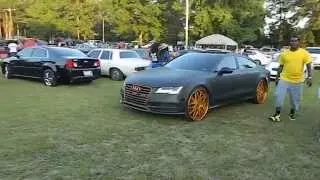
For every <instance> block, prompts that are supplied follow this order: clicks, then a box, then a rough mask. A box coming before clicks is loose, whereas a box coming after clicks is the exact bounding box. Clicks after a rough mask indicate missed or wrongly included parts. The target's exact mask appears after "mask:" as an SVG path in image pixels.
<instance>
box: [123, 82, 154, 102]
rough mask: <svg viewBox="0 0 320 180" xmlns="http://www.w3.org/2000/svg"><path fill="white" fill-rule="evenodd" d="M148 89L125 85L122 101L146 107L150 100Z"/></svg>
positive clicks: (149, 90)
mask: <svg viewBox="0 0 320 180" xmlns="http://www.w3.org/2000/svg"><path fill="white" fill-rule="evenodd" d="M151 89H152V88H150V87H146V86H139V85H133V84H126V86H125V92H124V100H125V101H127V102H130V103H134V104H138V105H146V104H147V103H148V101H149V99H150V94H151Z"/></svg>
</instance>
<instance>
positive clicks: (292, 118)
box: [289, 113, 297, 121]
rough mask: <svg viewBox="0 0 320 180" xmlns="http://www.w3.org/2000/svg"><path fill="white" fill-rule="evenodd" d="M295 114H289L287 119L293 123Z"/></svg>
mask: <svg viewBox="0 0 320 180" xmlns="http://www.w3.org/2000/svg"><path fill="white" fill-rule="evenodd" d="M296 117H297V116H296V114H295V113H293V114H289V118H290V120H291V121H295V120H296Z"/></svg>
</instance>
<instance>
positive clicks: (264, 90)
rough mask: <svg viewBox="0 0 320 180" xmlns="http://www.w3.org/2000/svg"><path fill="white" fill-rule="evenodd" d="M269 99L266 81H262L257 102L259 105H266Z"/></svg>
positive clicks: (258, 89) (258, 88)
mask: <svg viewBox="0 0 320 180" xmlns="http://www.w3.org/2000/svg"><path fill="white" fill-rule="evenodd" d="M266 97H267V87H266V84H265V82H264V81H260V83H259V85H258V87H257V100H258V102H259V103H264V102H265V100H266Z"/></svg>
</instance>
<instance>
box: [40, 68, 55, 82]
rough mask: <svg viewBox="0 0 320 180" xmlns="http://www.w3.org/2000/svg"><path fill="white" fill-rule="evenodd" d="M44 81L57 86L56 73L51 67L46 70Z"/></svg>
mask: <svg viewBox="0 0 320 180" xmlns="http://www.w3.org/2000/svg"><path fill="white" fill-rule="evenodd" d="M43 83H44V85H46V86H55V85H56V84H57V81H56V77H55V73H54V72H53V71H52V70H51V69H47V70H45V71H44V73H43Z"/></svg>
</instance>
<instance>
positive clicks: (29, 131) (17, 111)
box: [0, 72, 320, 180]
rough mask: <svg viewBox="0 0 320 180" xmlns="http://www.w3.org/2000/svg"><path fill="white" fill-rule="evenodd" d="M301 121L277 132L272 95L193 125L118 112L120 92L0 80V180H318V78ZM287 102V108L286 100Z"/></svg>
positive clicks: (104, 82)
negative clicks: (272, 116)
mask: <svg viewBox="0 0 320 180" xmlns="http://www.w3.org/2000/svg"><path fill="white" fill-rule="evenodd" d="M314 77H315V79H314V84H315V85H314V86H313V88H310V89H309V88H305V92H304V99H303V106H302V112H303V113H302V114H301V115H300V117H299V118H298V120H297V121H289V119H288V118H287V113H288V112H289V111H288V110H289V106H288V103H287V104H286V111H284V112H283V116H282V120H283V122H281V123H272V122H270V121H269V120H268V119H267V118H268V116H269V115H270V114H272V113H273V102H274V99H273V92H272V91H271V92H270V99H269V102H268V103H267V104H265V105H255V104H251V103H250V102H243V103H239V104H234V105H229V106H226V107H222V108H218V109H214V110H212V111H211V112H210V113H209V115H208V117H207V118H206V119H205V120H204V121H201V122H188V121H186V120H185V119H184V118H183V117H181V116H162V115H153V114H147V113H140V112H136V111H131V110H127V109H124V108H122V106H121V105H120V104H119V89H120V87H121V84H122V83H121V82H114V81H110V80H109V79H108V78H101V79H99V80H97V81H96V82H94V83H92V84H89V85H69V86H68V85H62V86H58V87H56V88H48V87H44V86H43V85H42V84H41V83H39V82H35V81H29V80H21V79H12V80H5V79H3V77H0V93H1V94H0V102H1V103H0V179H1V180H5V179H14V180H16V179H32V180H37V179H39V180H40V179H41V180H43V179H94V180H96V179H115V178H117V179H169V178H171V179H217V180H218V179H219V180H224V179H232V180H234V179H254V180H264V179H266V180H269V179H290V180H293V179H296V180H301V179H303V180H317V179H319V177H320V170H319V169H320V118H319V117H320V99H318V98H317V88H318V86H319V82H320V73H319V72H317V73H315V74H314ZM287 102H288V100H287Z"/></svg>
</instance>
